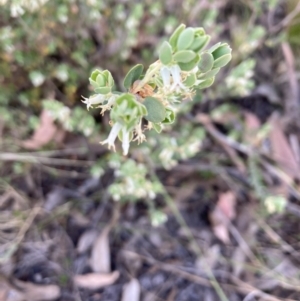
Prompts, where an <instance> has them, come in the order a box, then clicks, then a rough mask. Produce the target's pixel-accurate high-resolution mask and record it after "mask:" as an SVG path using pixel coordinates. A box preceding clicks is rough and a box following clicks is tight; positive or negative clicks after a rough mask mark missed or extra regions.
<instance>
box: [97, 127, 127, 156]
mask: <svg viewBox="0 0 300 301" xmlns="http://www.w3.org/2000/svg"><path fill="white" fill-rule="evenodd" d="M122 127H123V126H122V124H121V123H119V122H116V123H115V124H114V125H113V127H112V129H111V131H110V133H109V135H108V137H107V139H106V140H104V141H102V142H101V144H102V145H103V144H108V149H111V148H112V149H113V150H114V151H116V148H115V140H116V138H117V137H118V134H119V132H120V131H121V129H122ZM123 140H124V139H123ZM128 140H129V138H128ZM128 148H129V146H128ZM123 149H124V148H123ZM127 151H128V150H127Z"/></svg>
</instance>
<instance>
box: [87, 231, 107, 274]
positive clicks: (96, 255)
mask: <svg viewBox="0 0 300 301" xmlns="http://www.w3.org/2000/svg"><path fill="white" fill-rule="evenodd" d="M109 231H110V226H107V227H106V228H104V229H103V231H102V232H101V233H100V235H99V236H98V238H97V239H96V241H95V243H94V245H93V248H92V254H91V259H90V266H91V268H92V269H93V271H94V272H96V273H109V272H110V271H111V270H110V248H109V237H108V235H109Z"/></svg>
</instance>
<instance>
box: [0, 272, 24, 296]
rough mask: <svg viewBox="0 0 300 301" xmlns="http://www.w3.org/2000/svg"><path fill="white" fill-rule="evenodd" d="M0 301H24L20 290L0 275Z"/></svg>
mask: <svg viewBox="0 0 300 301" xmlns="http://www.w3.org/2000/svg"><path fill="white" fill-rule="evenodd" d="M0 301H25V298H24V296H23V294H22V293H21V292H19V291H18V290H16V289H15V288H13V287H12V286H11V285H10V284H9V283H8V282H7V281H6V280H5V279H4V278H3V277H0Z"/></svg>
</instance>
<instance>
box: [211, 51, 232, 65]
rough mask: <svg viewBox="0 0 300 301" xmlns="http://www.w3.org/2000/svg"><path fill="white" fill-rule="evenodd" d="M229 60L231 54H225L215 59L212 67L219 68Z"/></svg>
mask: <svg viewBox="0 0 300 301" xmlns="http://www.w3.org/2000/svg"><path fill="white" fill-rule="evenodd" d="M230 60H231V54H226V55H223V56H221V57H220V58H218V59H216V60H215V62H214V67H213V68H221V67H224V66H225V65H227V64H228V63H229V62H230Z"/></svg>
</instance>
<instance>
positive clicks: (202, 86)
mask: <svg viewBox="0 0 300 301" xmlns="http://www.w3.org/2000/svg"><path fill="white" fill-rule="evenodd" d="M214 80H215V78H214V77H211V78H208V79H206V80H204V81H203V82H202V83H200V84H199V85H198V86H197V88H198V89H205V88H208V87H210V86H211V85H212V84H213V83H214Z"/></svg>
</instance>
